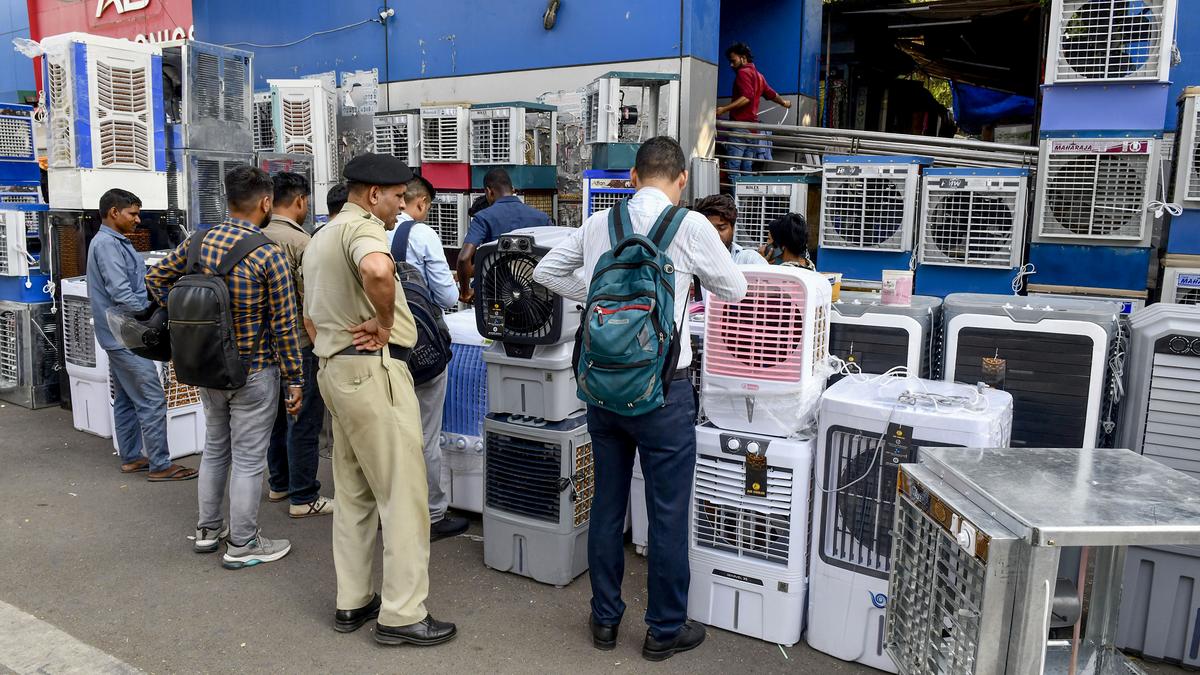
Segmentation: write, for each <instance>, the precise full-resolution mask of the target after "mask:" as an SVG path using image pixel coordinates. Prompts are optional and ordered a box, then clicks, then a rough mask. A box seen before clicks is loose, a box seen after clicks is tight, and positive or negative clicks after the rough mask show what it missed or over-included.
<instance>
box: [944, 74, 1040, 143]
mask: <svg viewBox="0 0 1200 675" xmlns="http://www.w3.org/2000/svg"><path fill="white" fill-rule="evenodd" d="M950 85H951V89H952V91H953V93H954V121H955V122H956V123H958V127H959V128H960V129H962V130H963V131H966V132H967V133H969V134H977V133H979V132H980V130H982V129H983V127H984V126H986V125H990V124H1003V123H1005V122H1032V121H1033V116H1034V108H1035V104H1034V100H1033V99H1032V98H1029V97H1028V96H1019V95H1017V94H1010V93H1008V92H1004V91H996V90H994V89H987V88H985V87H976V86H975V85H971V84H964V83H962V82H951V83H950Z"/></svg>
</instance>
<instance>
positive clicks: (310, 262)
mask: <svg viewBox="0 0 1200 675" xmlns="http://www.w3.org/2000/svg"><path fill="white" fill-rule="evenodd" d="M371 253H383V254H384V255H386V256H388V257H389V258H391V252H390V248H389V246H388V241H387V230H386V228H384V226H383V221H381V220H379V219H378V218H376V217H375V216H373V215H371V214H370V213H368V212H367V211H365V210H364V209H363V208H362V207H360V206H358V205H357V204H354V203H352V202H347V203H346V205H345V206H344V207H342V211H341V213H339V214H338V215H337V217H335V218H334V219H333V220H331V221H329V223H328V224H326V225H325V226H324V227H322V228H321V229H320V230H319V231H318V232H317V233H316V234H315V235H314V236H313V238H312V241H311V242H309V244H308V247H307V248H306V249H305V250H304V260H303V262H302V269H303V273H304V288H305V293H304V316H305V318H307V319H309V320H311V321H312V322H313V324H315V325H316V328H317V341H316V343H315V344H314V345H313V353H314V354H316V355H317V356H318V357H320V358H329V357H330V356H333V355H335V354H337V353H338V352H340V351H342V350H343V349H345V348H347V347H350V346H352V345H353V344H354V336H353V335H352V334H351V333H350V330H349V329H350V327H351V326H357V325H358V324H360V323H362V322H364V321H366V320H368V319H371V318H373V317H374V316H375V308H374V307H372V306H371V301H370V300H368V299H367V294H366V292H365V291H364V290H363V285H362V279H360V278H359V273H358V265H359V263H361V262H362V259H363V258H365V257H367V255H368V254H371ZM388 342H390V343H391V344H394V345H398V346H401V347H412V346H413V345H415V344H416V343H417V326H416V324H415V323H414V322H413V317H412V313H411V312H409V311H408V303H407V302H406V301H405V299H404V290H403V289H402V288H401V286H400V282H399V281H397V282H396V306H395V322H394V323H393V324H392V335H391V338H390V339H389V340H388Z"/></svg>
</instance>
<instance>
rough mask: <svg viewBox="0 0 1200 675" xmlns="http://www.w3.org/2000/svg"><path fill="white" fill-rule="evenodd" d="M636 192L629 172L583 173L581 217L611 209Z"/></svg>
mask: <svg viewBox="0 0 1200 675" xmlns="http://www.w3.org/2000/svg"><path fill="white" fill-rule="evenodd" d="M636 192H637V190H635V189H634V187H633V181H632V180H630V178H629V170H628V169H625V170H617V171H603V170H597V169H589V170H587V171H584V172H583V216H584V218H587V217H588V216H590V215H592V214H594V213H598V212H600V211H603V210H604V209H611V208H612V207H614V206H616V205H617V202H619V201H621V200H622V199H625V198H627V197H632V196H633V195H634V193H636Z"/></svg>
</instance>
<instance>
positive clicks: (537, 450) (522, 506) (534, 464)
mask: <svg viewBox="0 0 1200 675" xmlns="http://www.w3.org/2000/svg"><path fill="white" fill-rule="evenodd" d="M486 448H487V450H486V452H487V455H486V459H485V461H484V466H485V472H484V473H485V476H484V480H485V482H486V488H485V491H486V497H487V502H486V503H487V506H488V507H489V508H493V509H497V510H500V511H506V512H508V513H515V514H518V515H522V516H527V517H529V518H533V519H536V520H542V521H545V522H549V523H557V522H558V518H559V501H560V499H559V496H560V493H561V491H562V490H561V488H560V486H559V479H560V478H561V476H562V452H563V449H562V447H561V446H559V445H557V444H553V443H542V442H540V441H535V440H531V439H527V438H520V437H518V436H512V435H509V434H497V433H492V432H489V433H488V434H487V445H486Z"/></svg>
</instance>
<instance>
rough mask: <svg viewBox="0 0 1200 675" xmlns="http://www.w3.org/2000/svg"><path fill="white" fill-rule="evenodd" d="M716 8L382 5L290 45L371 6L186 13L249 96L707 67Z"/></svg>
mask: <svg viewBox="0 0 1200 675" xmlns="http://www.w3.org/2000/svg"><path fill="white" fill-rule="evenodd" d="M0 1H3V0H0ZM719 1H720V0H648V1H647V0H642V1H634V0H618V1H617V2H605V3H579V2H564V3H562V4H561V5H560V7H559V10H558V16H557V23H556V25H555V27H554V29H553V30H549V31H547V30H545V29H544V28H543V27H542V14H543V12H544V11H545V9H546V2H545V0H513V1H512V2H508V3H480V2H475V1H472V0H442V1H441V2H438V3H437V4H436V6H434V7H433V8H432V9H431V8H424V9H421V10H420V11H417V10H415V9H413V7H412V6H411V5H401V4H400V3H397V2H395V0H390V1H389V2H388V3H387V4H388V5H390V6H392V7H393V8H395V9H396V16H394V17H392V18H390V19H389V20H388V22H387V27H386V29H385V28H384V27H383V26H381V25H380V24H379V23H378V22H374V21H372V22H368V23H364V24H362V25H360V26H357V27H354V28H349V29H346V30H341V31H336V32H332V33H328V34H324V35H318V36H316V37H313V38H310V39H308V40H304V41H303V42H299V43H297V44H289V43H292V42H295V41H296V40H299V39H301V38H303V37H305V36H306V35H309V34H310V33H314V32H317V31H327V30H329V29H331V28H337V27H339V26H344V25H349V24H353V23H356V22H359V21H363V20H365V19H370V18H374V17H377V16H378V9H379V7H380V5H381V3H380V2H379V0H338V1H337V2H334V1H332V0H323V1H319V2H318V1H315V0H314V1H313V2H303V3H296V2H290V1H289V2H285V1H284V0H256V1H255V2H253V3H247V2H246V0H205V1H204V2H197V3H195V6H194V9H193V13H194V18H195V24H196V35H197V37H198V38H199V39H202V40H204V41H206V42H214V43H218V44H232V43H239V42H240V43H253V44H234V45H233V46H239V47H242V48H246V49H251V50H253V51H254V52H255V57H256V58H255V64H254V70H255V76H254V79H255V88H256V89H264V88H265V87H266V80H267V79H274V78H284V77H295V76H299V75H304V74H310V73H318V72H324V71H329V70H336V71H339V72H341V71H347V70H358V69H370V68H378V69H379V77H380V80H382V81H388V82H395V81H403V80H415V79H425V78H435V77H455V76H463V75H479V74H486V73H499V72H507V71H514V70H529V69H537V68H554V67H563V66H575V65H585V64H594V63H609V62H619V61H636V60H642V59H657V58H668V57H680V56H696V57H698V58H701V59H704V60H706V61H711V62H716V60H717V53H718V51H719V49H718V46H717V42H716V35H717V23H718V20H719V17H720V10H719V7H720V4H719ZM233 17H236V20H234V19H233ZM281 17H286V20H281ZM255 45H283V46H270V47H266V46H255Z"/></svg>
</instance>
